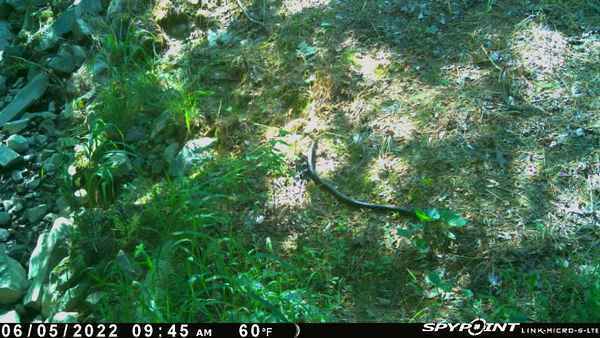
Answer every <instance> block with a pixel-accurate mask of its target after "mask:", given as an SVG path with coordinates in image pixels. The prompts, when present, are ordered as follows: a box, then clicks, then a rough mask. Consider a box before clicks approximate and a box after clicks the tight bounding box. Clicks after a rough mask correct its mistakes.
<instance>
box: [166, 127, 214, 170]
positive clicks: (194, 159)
mask: <svg viewBox="0 0 600 338" xmlns="http://www.w3.org/2000/svg"><path fill="white" fill-rule="evenodd" d="M216 141H217V139H215V138H211V137H201V138H197V139H194V140H190V141H188V142H186V144H185V145H184V146H183V148H182V149H181V151H179V153H178V154H177V156H176V157H175V160H173V162H172V163H171V175H172V176H176V177H177V176H184V175H187V174H189V172H190V171H191V170H192V169H193V168H194V167H195V166H198V165H200V164H202V163H204V162H205V161H206V160H209V159H210V158H212V154H211V153H210V152H209V150H210V147H211V146H212V145H213V144H214V143H215V142H216Z"/></svg>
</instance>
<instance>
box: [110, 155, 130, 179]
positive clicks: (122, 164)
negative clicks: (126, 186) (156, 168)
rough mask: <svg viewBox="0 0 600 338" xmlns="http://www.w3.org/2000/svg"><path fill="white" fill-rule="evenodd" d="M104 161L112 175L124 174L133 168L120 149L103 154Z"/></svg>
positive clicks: (119, 175)
mask: <svg viewBox="0 0 600 338" xmlns="http://www.w3.org/2000/svg"><path fill="white" fill-rule="evenodd" d="M104 163H105V164H106V165H107V166H108V168H109V169H110V172H111V173H112V175H113V176H114V177H123V176H126V175H128V174H129V173H130V172H131V170H133V166H132V165H131V162H130V161H129V157H128V156H127V154H126V153H125V152H122V151H113V152H110V153H108V154H106V155H104Z"/></svg>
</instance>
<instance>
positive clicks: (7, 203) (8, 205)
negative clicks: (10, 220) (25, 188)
mask: <svg viewBox="0 0 600 338" xmlns="http://www.w3.org/2000/svg"><path fill="white" fill-rule="evenodd" d="M15 203H16V201H15V199H14V198H11V199H9V200H4V201H2V207H3V208H4V210H10V209H11V208H12V207H13V206H14V205H15Z"/></svg>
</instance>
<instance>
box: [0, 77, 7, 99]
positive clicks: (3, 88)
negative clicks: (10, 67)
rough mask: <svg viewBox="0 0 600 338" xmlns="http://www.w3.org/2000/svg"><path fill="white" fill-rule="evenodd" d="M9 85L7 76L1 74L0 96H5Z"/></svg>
mask: <svg viewBox="0 0 600 338" xmlns="http://www.w3.org/2000/svg"><path fill="white" fill-rule="evenodd" d="M7 89H8V87H7V86H6V76H4V75H0V96H4V94H6V90H7Z"/></svg>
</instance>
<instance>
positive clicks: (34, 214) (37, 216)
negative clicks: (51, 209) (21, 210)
mask: <svg viewBox="0 0 600 338" xmlns="http://www.w3.org/2000/svg"><path fill="white" fill-rule="evenodd" d="M46 213H48V205H46V204H40V205H38V206H37V207H33V208H29V209H27V210H26V211H25V218H27V221H29V223H32V224H33V223H37V222H39V221H41V220H42V218H44V216H46Z"/></svg>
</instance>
